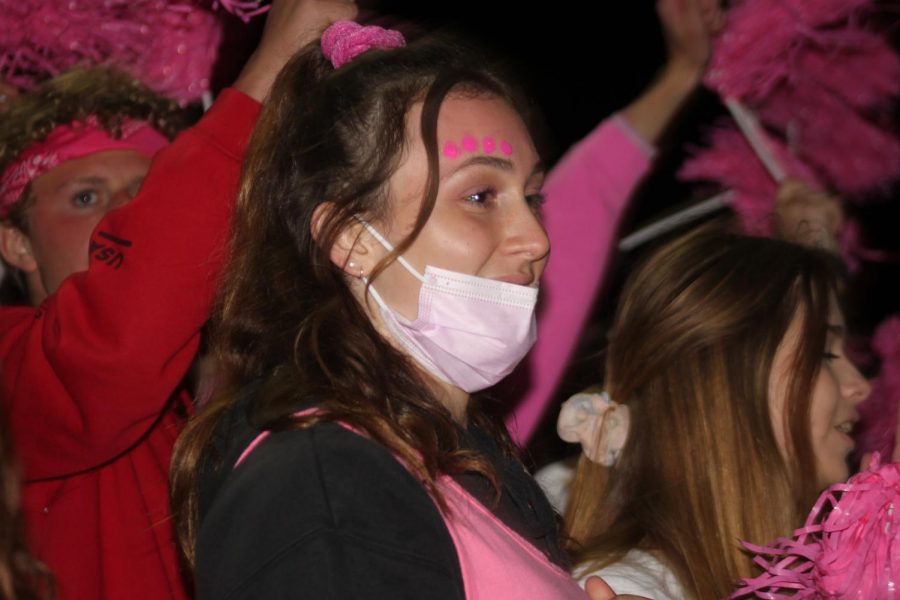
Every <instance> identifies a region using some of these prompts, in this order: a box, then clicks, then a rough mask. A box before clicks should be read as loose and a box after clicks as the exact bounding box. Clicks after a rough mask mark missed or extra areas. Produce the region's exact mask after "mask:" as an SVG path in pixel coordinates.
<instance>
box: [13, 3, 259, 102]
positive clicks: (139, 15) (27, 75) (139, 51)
mask: <svg viewBox="0 0 900 600" xmlns="http://www.w3.org/2000/svg"><path fill="white" fill-rule="evenodd" d="M218 4H221V5H222V6H223V8H226V9H228V10H231V11H233V12H235V13H236V14H238V15H239V16H241V17H242V18H245V19H246V18H249V16H250V15H252V14H255V13H257V12H261V11H263V10H265V8H264V7H260V6H259V5H257V4H256V3H255V2H252V1H251V0H246V1H245V0H221V1H220V2H218ZM251 6H252V7H254V10H251ZM221 39H222V23H221V19H220V18H219V16H217V15H216V14H214V13H213V12H212V11H211V10H210V8H209V7H208V6H206V7H204V6H202V5H201V3H199V2H197V1H196V0H79V1H78V2H68V1H62V0H54V1H52V2H48V1H40V0H16V1H10V0H3V1H2V5H0V78H2V79H4V80H6V81H7V82H9V83H11V84H13V85H15V86H17V87H20V88H23V89H26V90H28V89H33V88H34V87H35V86H36V85H37V84H39V83H40V82H41V81H43V80H45V79H48V78H51V77H55V76H57V75H59V74H60V73H62V72H64V71H66V70H68V69H70V68H72V67H75V66H93V65H113V66H116V67H119V68H121V69H123V70H125V71H127V72H128V73H130V74H131V75H133V76H134V77H136V78H137V79H140V80H141V81H143V82H144V83H146V84H147V85H149V86H150V87H152V88H153V89H154V90H156V91H157V92H159V93H161V94H163V95H166V96H169V97H172V98H174V99H176V100H178V101H179V102H180V103H182V104H186V103H188V102H192V101H195V100H197V99H199V98H200V97H201V96H202V95H203V94H204V93H205V92H207V91H208V90H209V85H210V77H211V75H212V71H213V66H214V63H215V60H216V57H217V54H218V48H219V44H220V42H221Z"/></svg>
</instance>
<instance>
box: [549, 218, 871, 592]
mask: <svg viewBox="0 0 900 600" xmlns="http://www.w3.org/2000/svg"><path fill="white" fill-rule="evenodd" d="M839 288H840V276H839V268H838V266H837V259H836V258H834V257H832V256H831V255H829V254H827V253H825V252H824V251H820V250H816V249H812V248H807V247H802V246H798V245H793V244H790V243H787V242H782V241H777V240H771V239H765V238H756V237H747V236H744V235H738V234H733V233H729V232H727V231H725V230H723V229H722V228H721V227H718V226H707V227H705V228H702V229H700V230H698V231H695V232H693V233H691V234H689V235H687V236H685V237H683V238H681V239H678V240H676V241H674V242H672V243H670V244H669V245H667V246H666V247H664V248H662V249H661V250H659V251H658V252H656V253H655V254H654V255H653V256H652V257H651V258H650V259H649V260H648V261H647V262H646V263H645V264H644V265H643V266H642V267H641V268H640V269H639V271H637V272H636V273H635V274H634V275H633V276H632V277H631V279H630V281H629V283H628V284H627V286H626V288H625V291H624V292H623V296H622V299H621V304H620V307H619V311H618V314H617V317H616V319H615V323H614V326H613V330H612V332H611V336H610V344H609V349H608V358H607V372H606V382H605V383H606V387H605V391H606V395H605V396H603V397H589V398H580V399H578V400H577V402H578V403H580V404H581V406H582V407H583V409H585V410H583V411H582V410H578V409H573V406H574V405H570V406H569V408H567V409H564V413H563V414H562V415H561V418H560V430H561V433H562V434H564V436H565V437H570V438H571V439H574V438H576V437H579V436H582V437H583V439H584V440H585V442H586V446H587V448H586V449H587V450H588V452H587V454H590V455H592V456H593V457H594V459H595V460H596V461H597V463H595V462H592V461H590V460H587V459H586V458H584V457H583V458H582V460H581V463H580V464H579V467H578V471H577V473H576V478H575V482H574V484H573V489H572V499H571V503H570V505H569V509H568V513H567V526H568V533H569V534H570V536H571V539H572V540H573V548H574V549H575V550H576V552H577V558H578V565H579V566H578V573H579V574H580V575H582V576H586V575H587V574H590V573H594V574H599V575H601V576H603V577H604V578H605V579H606V580H607V581H608V583H610V585H612V587H613V588H615V589H617V591H619V592H620V593H633V594H639V595H644V596H648V597H651V598H656V599H660V598H722V597H725V596H727V595H729V594H730V593H731V592H732V591H733V590H734V586H735V583H736V582H737V580H738V579H739V578H741V577H747V576H750V575H751V574H753V572H754V569H753V565H752V563H751V558H750V557H749V556H748V555H747V554H746V553H744V552H743V551H742V549H741V545H740V541H741V540H746V541H750V542H755V543H766V542H768V541H770V540H772V539H774V538H776V537H778V536H781V535H790V533H791V532H792V531H793V529H794V528H796V527H799V526H800V525H802V523H803V520H804V518H805V516H806V514H807V513H808V512H809V509H810V508H811V506H812V505H813V503H814V501H815V499H816V497H817V495H818V493H819V492H820V491H821V490H822V489H824V488H825V487H827V486H828V485H830V484H832V483H836V482H839V481H843V480H845V479H846V478H847V476H848V468H847V465H846V458H847V455H848V454H849V453H850V451H851V450H852V449H853V441H852V440H851V438H850V437H849V433H850V431H851V430H852V427H853V424H854V423H855V422H856V420H857V418H858V415H857V412H856V409H855V406H856V404H857V403H858V402H860V401H861V400H862V399H864V398H865V397H866V396H867V395H868V392H869V385H868V383H867V382H866V380H865V379H864V378H863V377H862V376H861V375H860V374H859V372H858V371H857V370H856V368H855V367H854V366H853V365H852V364H851V363H850V361H849V360H848V359H847V357H846V355H845V354H844V351H843V350H844V349H843V343H844V323H843V319H842V316H841V311H840V310H839V308H838V304H837V298H838V292H839ZM608 410H613V412H611V413H608V414H607V415H606V418H605V419H604V418H603V417H600V418H596V417H597V415H598V414H602V413H605V412H606V411H608ZM604 421H606V422H605V423H604ZM591 423H594V424H595V425H598V426H589V424H591ZM591 432H593V433H591ZM626 432H627V434H626ZM598 463H605V464H606V465H608V466H603V465H602V464H598Z"/></svg>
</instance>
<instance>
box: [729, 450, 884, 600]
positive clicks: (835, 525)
mask: <svg viewBox="0 0 900 600" xmlns="http://www.w3.org/2000/svg"><path fill="white" fill-rule="evenodd" d="M898 506H900V464H896V463H889V464H886V465H883V466H882V465H880V464H879V457H878V455H874V456H873V457H872V461H871V464H870V466H869V468H868V470H866V471H865V472H862V473H859V474H857V475H854V476H853V477H851V478H850V480H849V481H848V482H847V483H842V484H837V485H833V486H831V487H830V488H829V489H828V490H826V491H825V492H824V493H823V494H822V495H821V496H820V497H819V500H818V502H816V505H815V506H814V507H813V509H812V512H810V515H809V517H808V518H807V520H806V524H805V526H804V527H803V528H801V529H798V530H797V531H795V532H794V538H793V539H787V538H780V539H778V540H776V541H775V542H774V543H773V544H771V545H770V546H767V547H759V546H755V545H753V544H747V543H745V544H744V546H745V547H746V548H747V549H748V550H750V551H751V552H754V553H755V554H757V557H756V558H755V559H754V561H755V562H756V564H757V565H758V566H759V567H761V568H762V569H763V573H762V575H760V576H758V577H755V578H753V579H745V580H743V581H742V582H741V583H742V585H741V587H740V588H739V589H738V590H737V591H736V592H735V593H734V594H732V596H731V598H744V597H748V596H752V597H756V598H769V599H772V600H782V599H783V600H787V599H789V598H791V599H804V598H834V599H842V600H850V599H854V600H857V599H862V598H865V599H872V600H879V599H888V598H896V597H897V596H896V594H897V593H898V591H897V590H896V589H895V588H896V584H897V581H898V578H900V536H898V527H900V514H897V511H896V508H897V507H898ZM829 508H830V510H829Z"/></svg>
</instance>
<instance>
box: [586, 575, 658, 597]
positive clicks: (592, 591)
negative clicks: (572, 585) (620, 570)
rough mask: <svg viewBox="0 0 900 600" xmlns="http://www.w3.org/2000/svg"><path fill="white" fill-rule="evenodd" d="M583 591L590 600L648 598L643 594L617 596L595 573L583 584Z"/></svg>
mask: <svg viewBox="0 0 900 600" xmlns="http://www.w3.org/2000/svg"><path fill="white" fill-rule="evenodd" d="M584 591H586V592H587V594H588V596H589V597H590V599H591V600H650V599H649V598H644V597H643V596H630V595H625V596H617V595H616V593H615V592H614V591H613V590H612V588H611V587H609V585H607V583H606V582H605V581H603V579H601V578H600V577H597V576H596V575H594V576H591V577H588V578H587V581H586V582H585V584H584Z"/></svg>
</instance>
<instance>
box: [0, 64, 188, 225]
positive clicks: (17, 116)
mask: <svg viewBox="0 0 900 600" xmlns="http://www.w3.org/2000/svg"><path fill="white" fill-rule="evenodd" d="M89 116H93V117H96V119H97V121H98V122H99V123H100V125H101V127H103V129H105V130H106V131H107V132H108V133H109V134H110V135H111V136H112V137H114V138H118V137H120V135H121V127H122V123H123V122H124V121H125V120H126V119H134V120H138V121H147V122H148V123H150V125H152V126H153V128H154V129H156V130H157V131H159V132H160V133H162V134H163V135H165V136H167V137H168V138H170V139H171V138H173V137H174V136H175V134H176V133H178V132H179V131H180V130H181V129H182V128H184V127H185V125H187V118H186V114H185V112H184V111H183V110H182V109H181V108H179V106H178V105H177V104H176V103H175V102H174V101H172V100H169V99H168V98H164V97H163V96H160V95H159V94H157V93H155V92H154V91H153V90H151V89H150V88H149V87H147V86H146V85H144V84H142V83H141V82H140V81H138V80H136V79H134V78H133V77H131V76H130V75H127V74H126V73H123V72H122V71H118V70H116V69H112V68H109V67H95V68H91V69H73V70H71V71H67V72H66V73H63V74H62V75H60V76H59V77H55V78H54V79H51V80H48V81H47V82H45V83H44V84H42V85H41V86H40V87H39V88H38V89H36V90H35V91H33V92H29V93H27V94H24V95H22V96H19V97H17V98H15V99H14V100H13V101H12V102H11V103H10V105H9V109H8V110H7V111H6V112H4V113H3V117H2V118H0V173H3V172H4V171H5V170H6V169H7V168H8V167H9V166H10V164H11V163H12V162H13V161H15V160H16V158H18V156H19V155H20V154H21V153H22V152H23V151H24V150H25V149H27V148H28V147H29V146H31V145H33V144H36V143H39V142H42V141H43V140H45V139H46V138H47V136H48V135H50V133H51V132H52V131H53V130H54V129H55V128H56V127H58V126H60V125H66V124H69V123H72V122H74V121H81V120H84V119H85V118H87V117H89ZM28 192H29V190H28V189H27V188H26V190H25V193H24V194H23V195H22V198H21V199H20V200H19V201H18V202H17V204H16V205H15V206H14V207H13V209H12V212H11V213H10V216H9V220H10V221H11V222H12V224H13V225H15V226H16V227H19V228H23V227H25V226H26V223H25V219H24V211H25V210H26V209H27V208H28V206H27V205H28V204H29V198H30V194H29V193H28Z"/></svg>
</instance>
